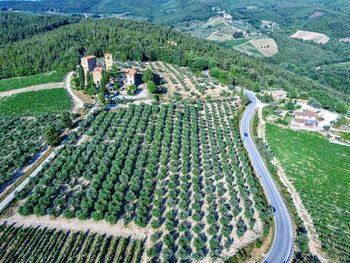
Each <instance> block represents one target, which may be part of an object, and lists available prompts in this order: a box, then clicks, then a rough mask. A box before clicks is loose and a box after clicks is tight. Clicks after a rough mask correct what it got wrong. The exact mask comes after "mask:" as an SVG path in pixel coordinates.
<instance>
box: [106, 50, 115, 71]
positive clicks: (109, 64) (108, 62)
mask: <svg viewBox="0 0 350 263" xmlns="http://www.w3.org/2000/svg"><path fill="white" fill-rule="evenodd" d="M105 64H106V70H110V69H111V68H112V66H113V56H112V54H111V53H105Z"/></svg>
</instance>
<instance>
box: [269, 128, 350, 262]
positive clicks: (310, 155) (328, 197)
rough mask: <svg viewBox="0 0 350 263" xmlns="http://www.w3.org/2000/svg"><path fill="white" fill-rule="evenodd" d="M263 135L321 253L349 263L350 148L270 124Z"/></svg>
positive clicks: (317, 136)
mask: <svg viewBox="0 0 350 263" xmlns="http://www.w3.org/2000/svg"><path fill="white" fill-rule="evenodd" d="M266 135H267V139H268V141H269V146H270V147H271V149H272V151H273V153H274V154H275V155H276V157H277V158H278V160H279V161H280V162H281V164H282V166H283V167H284V170H285V172H286V175H287V176H288V177H289V178H290V179H291V181H292V182H293V184H294V186H295V187H296V189H297V190H298V192H299V194H300V196H301V198H302V200H303V203H304V205H305V207H306V209H307V210H308V212H309V213H310V214H311V216H312V218H313V222H314V224H315V227H316V230H317V232H318V234H319V237H320V240H321V241H322V246H323V248H324V250H325V251H326V252H327V253H328V255H329V256H331V257H332V258H335V259H339V261H340V262H349V260H350V243H349V236H350V220H349V218H350V211H349V202H350V200H349V196H350V162H349V160H350V148H349V147H346V146H341V145H337V144H332V143H330V142H328V140H327V139H325V138H323V137H321V136H320V135H317V134H313V133H306V132H296V131H292V130H289V129H283V128H280V127H278V126H275V125H271V124H268V125H267V126H266Z"/></svg>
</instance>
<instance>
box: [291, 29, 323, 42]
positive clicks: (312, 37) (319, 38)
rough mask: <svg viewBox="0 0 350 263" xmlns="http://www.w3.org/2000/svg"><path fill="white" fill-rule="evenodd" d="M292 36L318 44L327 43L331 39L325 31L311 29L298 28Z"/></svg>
mask: <svg viewBox="0 0 350 263" xmlns="http://www.w3.org/2000/svg"><path fill="white" fill-rule="evenodd" d="M290 37H291V38H296V39H302V40H304V41H305V40H308V41H313V42H315V43H317V44H322V45H325V44H327V43H328V41H329V37H328V36H327V35H326V34H323V33H317V32H311V31H303V30H298V31H297V32H296V33H294V34H293V35H291V36H290Z"/></svg>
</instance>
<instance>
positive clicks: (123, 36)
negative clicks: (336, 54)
mask: <svg viewBox="0 0 350 263" xmlns="http://www.w3.org/2000/svg"><path fill="white" fill-rule="evenodd" d="M169 40H172V41H176V42H177V43H178V44H177V46H173V45H171V44H169V43H168V41H169ZM28 46H31V47H32V48H31V49H30V51H29V50H28V49H27V47H28ZM82 49H85V50H86V53H88V54H95V55H97V56H102V55H103V53H104V52H105V51H106V50H108V51H111V52H112V53H113V55H114V58H115V59H117V60H118V59H121V60H125V59H128V60H162V61H165V62H168V63H174V64H177V65H180V66H191V65H193V66H194V68H195V69H199V68H202V67H203V66H204V65H205V64H206V62H205V61H204V60H203V59H202V58H203V57H205V59H208V63H209V62H210V65H209V66H213V65H218V66H219V68H220V69H219V68H216V69H215V68H212V69H211V74H212V75H214V76H215V77H217V78H218V79H219V80H220V81H222V82H223V83H226V84H237V85H241V86H245V87H251V88H252V89H254V90H255V89H256V88H257V87H258V88H260V87H261V88H269V87H273V88H274V87H276V88H278V87H281V86H282V87H284V88H285V89H286V90H287V91H288V90H299V91H301V90H303V91H306V92H308V93H309V94H312V96H313V97H314V98H315V99H316V100H317V101H319V102H320V103H321V104H322V105H323V106H324V107H326V108H329V109H332V110H335V109H336V103H337V102H336V101H335V100H336V99H340V100H341V101H343V102H349V101H350V99H349V96H347V95H345V96H344V94H341V93H338V92H336V91H333V90H331V89H330V88H327V87H326V86H322V85H320V84H318V83H317V82H315V81H312V80H310V79H307V78H301V77H299V76H297V75H295V74H292V73H290V72H289V71H287V70H283V69H281V68H280V67H277V66H270V65H267V64H264V63H263V62H259V61H258V60H256V59H253V58H249V57H246V56H244V55H241V54H239V53H237V52H234V51H232V50H229V49H226V48H224V47H219V46H217V45H215V44H214V43H211V42H208V41H205V40H200V39H196V38H192V37H190V36H189V35H186V34H183V33H180V32H178V31H175V30H172V29H170V28H167V27H162V26H158V25H152V24H149V23H147V22H140V21H139V22H138V21H131V20H118V19H115V18H109V19H101V20H84V21H82V22H80V23H76V24H72V25H67V26H64V27H61V28H59V29H58V30H55V31H52V32H49V33H45V34H42V35H38V36H34V37H32V38H30V39H27V40H24V41H19V42H16V43H14V44H13V45H11V46H7V47H6V48H4V49H2V50H0V60H1V61H2V62H3V63H2V64H0V78H4V77H11V76H16V75H28V74H34V73H38V72H44V71H50V70H65V71H68V70H71V69H74V68H75V67H76V64H77V63H78V61H79V56H80V55H81V50H82ZM28 57H30V59H28ZM203 62H205V63H203ZM219 62H220V63H219ZM232 65H234V67H232ZM88 92H89V94H94V91H93V88H92V87H91V86H89V88H88Z"/></svg>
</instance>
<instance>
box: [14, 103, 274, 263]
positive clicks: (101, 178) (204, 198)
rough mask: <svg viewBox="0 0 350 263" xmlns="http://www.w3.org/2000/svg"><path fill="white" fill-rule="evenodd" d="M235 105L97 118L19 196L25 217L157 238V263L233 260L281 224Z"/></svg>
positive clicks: (152, 253) (152, 255)
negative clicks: (120, 228)
mask: <svg viewBox="0 0 350 263" xmlns="http://www.w3.org/2000/svg"><path fill="white" fill-rule="evenodd" d="M235 104H236V102H235V101H232V100H225V101H211V102H202V101H200V100H199V101H197V102H196V103H194V102H192V103H178V104H166V105H161V106H159V105H139V106H135V105H131V106H129V107H128V108H120V109H118V110H117V111H109V112H105V111H104V112H100V113H99V114H96V115H92V116H90V119H89V121H88V122H86V123H85V125H83V129H86V130H87V131H86V132H84V134H83V136H76V137H74V138H72V139H71V141H70V142H69V143H68V144H67V145H66V147H64V148H63V149H62V150H61V151H60V153H59V154H58V156H57V158H56V159H55V160H54V161H53V162H52V163H51V165H50V166H48V167H46V168H45V169H44V170H43V171H42V173H41V176H38V177H37V178H36V181H33V182H32V183H31V184H30V185H28V187H26V188H25V189H24V190H23V191H22V192H21V193H19V195H18V197H19V198H20V199H23V198H24V203H23V204H22V205H21V206H20V207H19V210H18V211H19V213H20V214H21V215H23V216H26V215H31V214H35V215H36V216H43V215H50V216H52V217H60V218H61V220H64V219H63V218H66V219H70V218H78V219H80V220H86V219H90V218H92V219H93V220H95V221H101V220H103V221H107V222H109V223H111V224H116V223H119V222H122V223H123V224H124V225H125V226H130V227H132V228H133V229H147V232H148V233H150V236H149V238H148V239H147V244H146V247H145V250H146V256H147V258H148V260H150V261H151V262H158V261H160V262H174V261H176V260H190V261H192V260H195V261H202V260H205V259H210V258H212V259H219V258H220V259H226V258H228V257H229V256H232V255H233V254H234V253H236V252H237V250H238V249H240V248H241V247H242V246H245V245H247V244H249V243H251V242H254V241H255V240H257V239H259V238H261V237H262V236H263V235H265V234H267V233H268V231H269V226H268V223H267V222H268V221H269V219H270V217H271V212H270V210H269V209H268V206H267V204H266V201H265V197H264V194H263V191H262V189H261V187H260V185H259V184H258V183H257V179H256V178H255V176H254V173H253V170H252V168H251V166H250V164H249V161H248V156H247V154H246V153H245V151H244V148H243V144H242V141H241V138H240V135H239V129H238V122H239V118H238V117H237V115H236V105H235ZM34 185H35V186H34Z"/></svg>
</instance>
